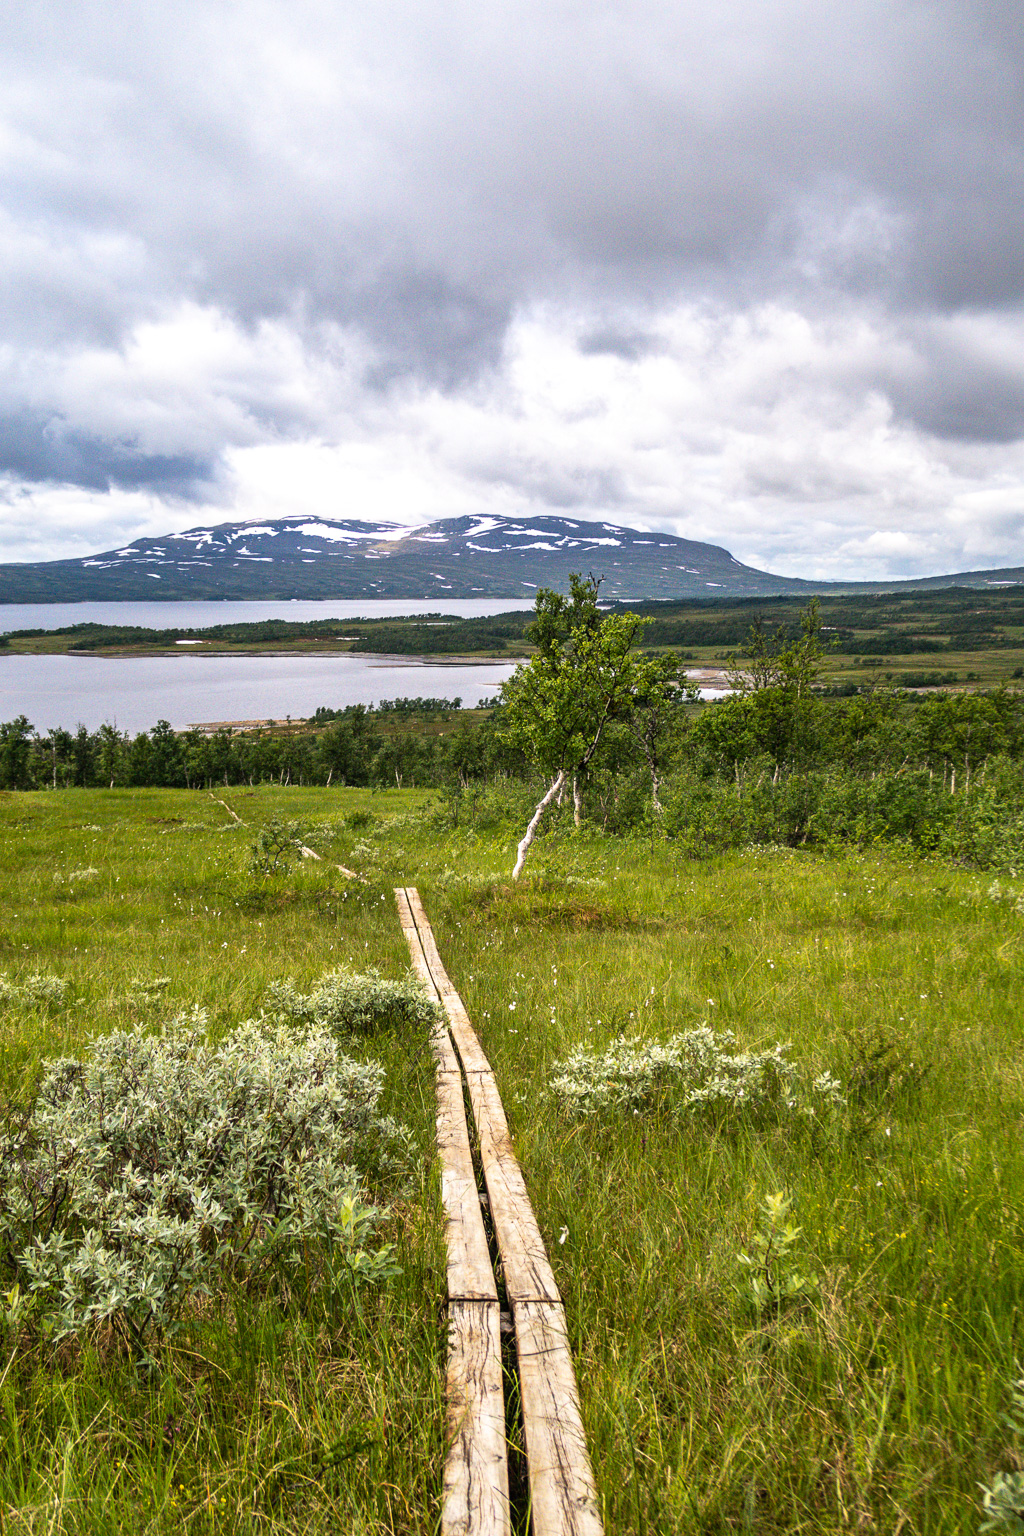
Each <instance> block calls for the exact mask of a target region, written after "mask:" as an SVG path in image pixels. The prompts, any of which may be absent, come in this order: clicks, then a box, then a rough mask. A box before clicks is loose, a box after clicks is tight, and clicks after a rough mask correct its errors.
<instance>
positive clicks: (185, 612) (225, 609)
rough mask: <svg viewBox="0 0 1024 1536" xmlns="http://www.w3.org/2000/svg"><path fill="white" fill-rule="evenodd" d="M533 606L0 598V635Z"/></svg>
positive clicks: (510, 600) (476, 612)
mask: <svg viewBox="0 0 1024 1536" xmlns="http://www.w3.org/2000/svg"><path fill="white" fill-rule="evenodd" d="M532 607H533V602H532V600H531V599H530V598H522V597H469V598H460V599H458V600H454V599H453V600H452V601H451V602H446V601H445V600H444V599H443V598H437V597H434V598H430V599H424V600H421V601H417V600H416V599H413V598H407V597H403V598H396V599H395V600H394V601H391V600H385V599H383V598H377V599H373V598H358V599H355V600H346V601H342V600H341V599H340V598H339V599H338V600H337V601H334V600H332V599H326V600H324V601H317V602H302V601H300V600H296V601H295V602H273V603H243V602H194V603H190V602H181V603H178V602H172V603H0V634H4V633H10V632H11V630H15V629H65V628H67V626H68V625H70V624H137V625H139V626H140V627H141V628H142V629H203V628H206V627H208V626H209V625H211V624H256V623H258V622H259V621H260V619H291V620H292V622H293V623H296V624H297V623H299V622H301V621H302V620H309V619H392V618H400V617H402V616H403V615H405V614H421V613H448V614H458V615H459V617H460V618H464V619H473V618H479V617H482V616H483V615H485V614H488V613H512V612H513V611H520V612H521V611H522V610H524V609H529V608H532Z"/></svg>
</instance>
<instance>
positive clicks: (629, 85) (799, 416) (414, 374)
mask: <svg viewBox="0 0 1024 1536" xmlns="http://www.w3.org/2000/svg"><path fill="white" fill-rule="evenodd" d="M0 45H2V47H0V86H2V94H0V177H2V179H3V186H4V197H3V212H2V214H0V474H3V473H5V474H6V476H7V482H6V484H7V491H6V500H5V501H3V503H2V504H0V558H7V559H28V558H45V557H47V556H53V555H59V554H81V553H87V552H89V551H90V550H95V549H98V548H103V547H108V548H109V547H112V546H114V545H115V544H123V543H124V542H126V540H128V539H129V538H132V537H136V536H139V535H141V534H144V533H163V532H167V531H170V530H171V529H181V528H185V527H188V526H189V525H190V524H194V523H198V522H202V521H208V520H210V519H211V518H217V519H225V518H228V517H234V516H239V517H240V516H249V515H252V516H270V515H272V514H273V513H275V512H278V511H299V512H302V513H305V514H308V515H310V516H312V517H316V516H327V515H331V514H338V513H342V514H343V515H345V516H366V517H368V518H373V519H378V518H381V517H384V518H390V519H395V520H400V521H406V522H419V521H422V520H424V519H427V518H433V517H439V516H446V515H453V514H457V513H463V512H473V513H479V514H481V515H483V516H487V515H497V514H499V513H500V514H509V513H511V514H514V515H518V514H519V513H526V514H531V513H536V512H541V511H545V510H556V511H567V510H568V511H570V512H571V513H572V514H574V515H577V516H579V517H581V518H586V517H597V518H607V519H610V520H615V519H619V520H623V521H627V522H631V523H634V524H636V525H639V526H648V527H652V526H659V527H660V526H664V527H670V528H673V529H675V530H676V531H678V532H681V533H685V534H689V535H691V536H694V537H702V538H710V539H713V540H714V541H715V542H719V543H723V544H725V545H726V546H727V547H729V548H730V549H732V550H733V551H734V552H735V553H736V554H737V555H738V556H739V557H740V558H742V559H744V560H745V561H748V562H750V563H753V564H757V565H760V566H766V567H775V568H778V569H780V570H783V571H786V572H788V573H792V574H800V575H817V576H850V577H852V576H857V575H862V576H883V575H886V574H888V573H890V572H893V573H899V574H911V573H917V572H922V573H923V572H926V571H940V570H943V569H950V568H953V567H956V566H959V565H963V564H965V563H972V564H988V563H992V564H998V563H1020V562H1021V561H1024V541H1022V536H1021V524H1020V522H1019V514H1020V511H1021V509H1022V508H1024V486H1022V476H1024V466H1022V450H1021V443H1022V441H1024V362H1022V359H1024V212H1022V210H1024V196H1022V192H1024V188H1022V185H1021V182H1022V167H1024V158H1022V156H1021V153H1020V149H1021V140H1022V121H1024V98H1022V96H1021V93H1020V90H1019V81H1020V79H1021V78H1022V70H1024V57H1022V55H1024V45H1022V38H1021V33H1020V28H1019V16H1018V11H1017V7H1016V6H1015V5H1013V4H1011V3H1010V0H1005V3H1004V0H935V3H933V4H930V5H928V6H927V7H923V8H922V7H920V6H903V7H900V6H883V5H879V4H877V3H876V0H848V3H847V4H845V5H844V6H842V7H841V8H836V7H831V8H829V7H825V8H823V7H822V6H821V5H820V4H819V3H816V0H779V3H777V4H773V5H771V6H765V5H764V4H762V3H758V0H721V3H720V4H718V5H716V6H704V7H699V6H696V7H695V6H689V7H687V6H680V5H678V4H672V3H669V0H629V3H627V0H607V3H602V4H601V5H594V6H589V7H587V6H584V7H580V6H579V5H576V4H569V3H568V0H543V3H542V0H525V3H521V0H517V3H516V4H515V5H512V4H511V3H509V0H498V3H496V4H492V5H490V6H483V7H481V6H479V5H477V4H470V3H469V0H451V3H450V4H448V5H445V6H434V7H432V8H429V7H428V8H424V7H423V6H422V4H420V3H418V0H379V3H377V4H374V5H373V6H369V7H367V6H356V5H354V4H351V3H349V4H346V3H342V4H340V5H338V4H333V3H332V4H328V3H327V0H287V3H285V0H252V3H251V4H249V5H247V6H245V7H241V8H240V7H238V6H236V5H233V4H229V3H227V0H211V3H204V4H201V5H200V4H195V3H193V0H177V3H176V4H174V5H173V6H172V5H171V4H170V3H168V0H150V3H148V4H147V5H146V6H145V7H143V8H141V9H139V10H137V11H136V13H135V14H134V15H133V18H132V25H131V26H126V25H125V22H124V13H123V8H122V7H116V6H114V5H113V4H111V3H110V0H95V3H94V4H90V5H89V6H86V7H83V6H81V5H78V4H72V3H71V0H22V3H21V4H19V5H18V6H17V7H10V8H8V12H7V13H6V14H5V17H4V19H3V20H2V22H0Z"/></svg>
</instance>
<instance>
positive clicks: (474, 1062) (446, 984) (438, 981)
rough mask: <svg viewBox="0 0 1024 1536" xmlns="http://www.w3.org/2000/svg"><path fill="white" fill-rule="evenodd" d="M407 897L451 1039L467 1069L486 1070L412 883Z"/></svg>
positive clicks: (460, 1001)
mask: <svg viewBox="0 0 1024 1536" xmlns="http://www.w3.org/2000/svg"><path fill="white" fill-rule="evenodd" d="M406 897H407V899H408V902H409V907H410V911H411V914H412V917H413V920H414V922H415V924H416V931H417V933H418V935H419V940H420V943H421V944H422V946H423V954H424V957H425V960H426V964H427V968H428V970H429V971H430V975H431V978H432V979H433V982H434V985H435V986H436V987H437V990H438V992H439V993H440V995H441V1001H442V1003H443V1004H444V1008H445V1011H446V1013H447V1014H448V1023H449V1026H450V1028H451V1032H452V1038H453V1039H454V1041H455V1044H456V1046H457V1047H458V1052H459V1055H460V1056H461V1058H462V1065H463V1066H464V1067H465V1069H466V1071H467V1072H489V1071H490V1070H491V1064H490V1062H489V1061H488V1060H487V1057H486V1056H485V1055H484V1053H483V1048H482V1047H481V1045H480V1041H479V1040H478V1039H477V1035H476V1030H475V1029H474V1028H473V1026H472V1024H471V1023H470V1021H469V1014H468V1013H467V1012H466V1009H465V1007H464V1005H463V1002H462V999H461V997H460V996H459V994H458V993H457V992H456V990H455V988H454V987H453V986H452V983H451V980H450V978H449V976H448V972H447V971H446V970H445V968H444V966H443V965H442V963H441V956H440V955H439V954H438V952H437V944H436V942H435V940H434V933H433V930H432V928H431V926H430V924H429V922H428V921H427V914H426V913H425V912H424V910H423V903H422V901H421V900H420V894H419V891H417V889H416V887H415V886H412V885H410V886H408V887H407V889H406Z"/></svg>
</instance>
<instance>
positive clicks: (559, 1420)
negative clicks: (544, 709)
mask: <svg viewBox="0 0 1024 1536" xmlns="http://www.w3.org/2000/svg"><path fill="white" fill-rule="evenodd" d="M404 894H405V896H406V901H407V907H408V912H409V918H410V921H411V925H412V927H413V928H414V929H415V934H416V943H417V944H418V947H419V949H420V951H421V953H422V957H423V965H424V967H425V970H426V972H427V973H428V974H429V975H430V978H431V981H432V982H433V985H434V987H435V988H436V990H437V993H438V994H439V996H440V998H441V1001H442V1003H443V1005H444V1008H445V1010H446V1012H447V1015H448V1020H449V1024H450V1028H451V1033H452V1037H453V1038H454V1040H455V1044H456V1046H457V1048H458V1052H459V1056H460V1057H461V1059H462V1066H463V1069H464V1070H465V1073H466V1081H467V1083H468V1085H469V1092H470V1100H471V1103H472V1106H473V1116H474V1119H475V1121H476V1125H477V1133H478V1135H479V1139H480V1160H481V1164H482V1166H483V1171H484V1178H485V1181H486V1183H487V1193H488V1198H489V1201H490V1206H491V1218H492V1221H493V1223H494V1230H495V1235H496V1237H497V1239H498V1246H499V1249H500V1251H501V1261H502V1266H503V1270H504V1278H505V1290H506V1294H507V1295H508V1298H509V1300H510V1302H511V1305H512V1314H513V1319H514V1324H515V1331H516V1350H517V1354H518V1360H519V1381H520V1396H521V1401H522V1409H523V1427H524V1431H525V1437H526V1456H527V1466H528V1472H529V1479H530V1506H531V1529H532V1533H533V1536H602V1530H603V1528H602V1523H601V1517H600V1513H599V1511H598V1504H597V1493H596V1488H595V1484H594V1475H593V1470H592V1468H591V1465H590V1457H589V1455H588V1452H587V1445H586V1437H585V1435H584V1431H583V1421H582V1416H581V1414H580V1406H579V1396H578V1393H577V1389H576V1373H575V1370H574V1368H573V1363H572V1355H571V1353H570V1350H569V1343H568V1338H567V1334H566V1326H565V1313H564V1310H563V1308H562V1304H561V1300H560V1298H559V1295H558V1289H557V1286H556V1285H555V1280H554V1275H553V1273H552V1271H551V1266H550V1264H549V1263H548V1259H547V1254H546V1251H545V1248H544V1240H543V1238H542V1237H541V1233H540V1228H539V1227H538V1225H537V1220H536V1217H535V1216H534V1213H533V1207H532V1206H531V1204H530V1199H529V1195H528V1193H527V1189H526V1184H525V1181H524V1179H523V1175H522V1170H521V1169H520V1167H519V1163H518V1161H517V1160H516V1157H515V1154H514V1152H513V1150H512V1142H511V1137H510V1134H509V1129H508V1121H507V1120H506V1118H505V1111H504V1109H503V1107H502V1103H501V1097H500V1095H499V1093H498V1088H497V1084H496V1082H495V1079H494V1074H493V1073H492V1072H491V1069H490V1065H489V1063H488V1062H487V1058H486V1056H485V1055H484V1053H483V1051H482V1049H481V1047H480V1042H479V1041H478V1040H477V1037H476V1033H475V1031H474V1030H473V1026H472V1024H471V1023H470V1020H469V1016H468V1015H467V1013H466V1010H465V1008H464V1006H463V1004H462V1000H461V998H460V997H459V995H458V993H457V992H456V991H455V988H454V987H453V986H452V983H451V981H450V979H449V977H448V974H447V972H446V971H445V969H444V966H443V965H442V963H441V958H440V955H439V954H438V951H437V945H436V943H435V942H434V936H433V933H432V931H431V928H430V924H429V922H428V921H427V917H426V913H425V912H424V910H423V904H422V902H421V901H420V899H419V893H418V892H417V891H416V890H415V888H414V887H411V886H410V887H407V888H406V889H405V892H404ZM407 936H408V935H407ZM409 942H410V948H412V946H413V940H412V939H411V938H410V941H409ZM441 1079H442V1074H441V1073H440V1072H439V1073H438V1085H439V1092H440V1085H441ZM439 1104H440V1100H439ZM463 1113H464V1104H463ZM439 1124H440V1108H439ZM453 1305H458V1306H464V1307H469V1306H477V1307H481V1308H483V1307H489V1306H493V1305H495V1304H494V1303H485V1302H477V1303H472V1302H465V1303H455V1304H453ZM477 1347H479V1346H477ZM452 1348H453V1349H454V1348H455V1346H454V1345H453V1346H452ZM454 1450H455V1448H454V1446H453V1454H454ZM447 1476H448V1474H447V1470H446V1474H445V1477H446V1481H445V1489H446V1499H447V1489H448V1481H447ZM459 1476H460V1478H461V1481H460V1482H459V1483H458V1487H459V1488H460V1489H461V1488H462V1487H463V1486H464V1485H465V1483H466V1478H465V1475H464V1474H462V1473H460V1474H459ZM454 1486H455V1484H454V1483H453V1487H454ZM467 1507H468V1500H467V1499H466V1498H464V1497H463V1495H462V1494H461V1493H460V1494H458V1496H456V1495H454V1494H453V1504H452V1510H453V1518H461V1512H462V1511H463V1509H464V1508H467ZM446 1510H447V1503H446ZM468 1518H469V1517H468V1516H467V1519H468ZM451 1529H452V1530H453V1531H454V1530H457V1531H458V1533H459V1536H463V1532H465V1536H469V1531H470V1527H469V1526H468V1525H467V1526H461V1527H454V1526H453V1527H451ZM448 1530H449V1527H448V1526H447V1525H446V1524H445V1521H444V1520H442V1531H443V1532H444V1533H445V1536H447V1532H448Z"/></svg>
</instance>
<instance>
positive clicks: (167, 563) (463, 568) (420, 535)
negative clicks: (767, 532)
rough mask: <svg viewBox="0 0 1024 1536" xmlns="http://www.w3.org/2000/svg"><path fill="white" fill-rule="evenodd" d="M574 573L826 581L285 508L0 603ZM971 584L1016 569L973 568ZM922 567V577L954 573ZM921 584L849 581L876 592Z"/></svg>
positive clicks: (24, 590)
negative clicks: (926, 571) (281, 513)
mask: <svg viewBox="0 0 1024 1536" xmlns="http://www.w3.org/2000/svg"><path fill="white" fill-rule="evenodd" d="M574 571H578V572H581V573H582V574H584V575H586V574H589V573H593V574H594V575H595V576H599V577H601V578H602V581H603V586H602V593H603V595H604V596H606V597H608V598H629V599H631V600H637V599H641V598H671V597H709V598H710V597H719V598H721V597H727V596H765V595H769V594H775V593H787V592H789V593H796V594H799V593H808V592H813V591H815V590H818V591H820V590H821V589H822V586H823V585H826V584H822V583H815V582H809V581H800V580H797V579H795V578H793V577H786V576H774V575H772V574H771V573H770V572H768V571H759V570H755V569H754V568H753V567H751V566H746V565H741V564H740V562H739V561H738V560H736V559H735V558H734V557H733V556H732V555H731V554H730V553H729V551H728V550H727V549H723V548H722V547H721V546H720V545H717V544H703V543H699V542H697V541H696V540H693V539H681V538H678V537H677V536H676V535H674V534H669V533H660V532H657V531H652V530H649V529H647V530H637V529H633V528H623V527H620V526H618V525H617V524H614V523H585V522H581V521H580V520H579V519H578V518H567V517H554V516H543V517H528V518H506V517H496V516H490V515H487V516H481V515H476V516H465V517H450V518H442V519H439V520H438V521H437V522H433V523H424V524H420V525H419V526H418V527H409V526H407V525H403V524H398V523H391V522H364V521H360V520H357V519H352V518H337V519H336V518H329V517H311V516H309V515H308V514H299V513H296V514H293V515H291V516H288V517H280V518H252V519H249V520H248V521H243V522H230V523H219V524H204V525H203V526H201V527H196V528H188V529H185V530H183V531H182V532H180V533H171V534H166V535H164V536H163V537H161V538H150V539H135V540H134V541H133V542H132V543H131V544H127V545H124V546H123V547H121V548H119V549H113V550H108V551H107V552H105V553H101V554H96V555H90V556H88V557H87V558H85V559H81V560H54V561H48V562H45V563H41V564H37V565H7V566H0V602H6V603H17V602H58V601H63V602H69V601H88V600H96V601H99V600H104V601H110V600H117V599H119V598H120V599H125V600H128V599H132V598H140V597H144V598H147V599H152V598H153V597H155V596H160V597H167V598H249V599H253V600H259V599H261V598H264V599H268V598H278V599H281V598H293V597H294V598H332V597H337V598H363V597H381V598H384V597H386V598H403V597H408V598H428V599H429V598H432V597H435V596H436V597H438V598H471V597H488V598H494V597H497V598H502V597H518V598H522V597H530V598H532V597H533V596H534V595H535V594H536V591H537V588H538V587H541V586H544V587H556V588H558V589H560V590H563V591H564V590H565V588H566V587H567V586H568V581H569V576H570V574H571V573H572V572H574ZM968 574H969V576H970V581H969V582H968V584H970V585H977V586H985V585H989V584H996V582H995V579H996V578H1002V579H1003V581H1005V579H1006V578H1007V577H1009V579H1010V580H1011V581H1012V580H1014V579H1019V576H1018V574H1017V573H1016V572H1012V571H992V572H977V573H968ZM963 582H964V578H963V577H962V576H961V577H948V578H931V579H930V580H929V581H928V582H925V583H923V584H925V585H931V584H933V583H937V584H943V585H950V584H953V583H957V584H963ZM900 585H908V586H909V585H918V583H914V582H910V583H887V584H882V583H844V584H833V585H832V590H843V589H845V590H881V589H883V587H889V588H891V587H893V586H900Z"/></svg>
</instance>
